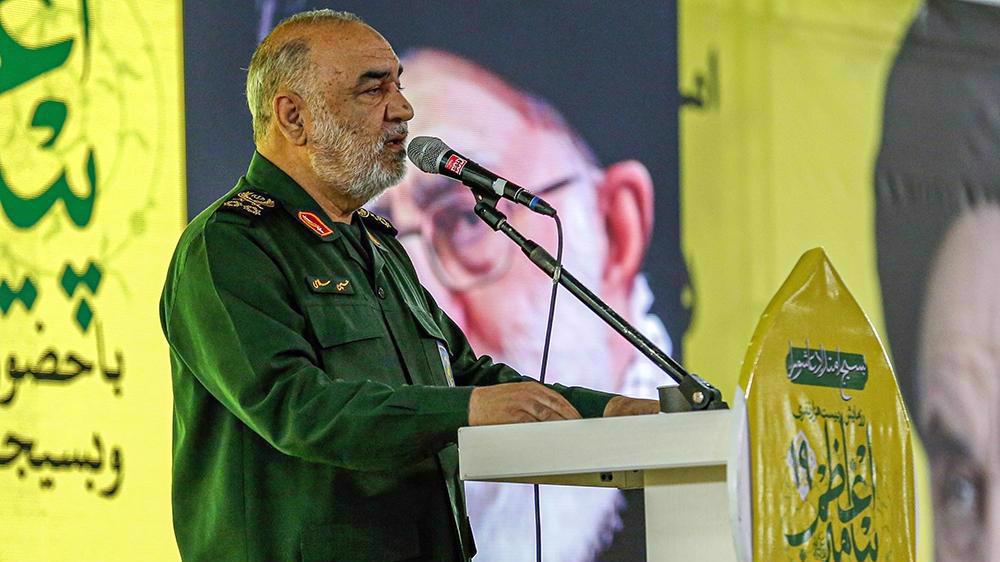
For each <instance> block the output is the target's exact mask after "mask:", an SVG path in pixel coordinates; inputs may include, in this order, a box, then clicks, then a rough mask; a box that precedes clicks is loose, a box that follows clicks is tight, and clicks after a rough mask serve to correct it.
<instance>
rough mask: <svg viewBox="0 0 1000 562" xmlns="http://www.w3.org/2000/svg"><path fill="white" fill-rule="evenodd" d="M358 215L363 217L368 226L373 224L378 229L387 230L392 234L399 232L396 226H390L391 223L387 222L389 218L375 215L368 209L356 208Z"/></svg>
mask: <svg viewBox="0 0 1000 562" xmlns="http://www.w3.org/2000/svg"><path fill="white" fill-rule="evenodd" d="M358 216H359V217H361V218H362V219H364V221H365V223H366V224H368V225H369V226H374V227H375V228H377V229H379V230H383V231H385V232H388V233H389V234H390V235H392V236H395V235H396V234H397V233H399V231H398V230H396V227H395V226H392V223H391V222H389V219H387V218H385V217H381V216H379V215H376V214H375V213H373V212H371V211H369V210H368V209H358Z"/></svg>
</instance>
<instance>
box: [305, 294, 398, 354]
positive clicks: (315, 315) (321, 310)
mask: <svg viewBox="0 0 1000 562" xmlns="http://www.w3.org/2000/svg"><path fill="white" fill-rule="evenodd" d="M307 314H308V315H309V324H310V326H312V329H313V332H315V334H316V339H317V341H319V344H320V345H321V346H322V347H333V346H336V345H341V344H345V343H349V342H353V341H361V340H367V339H371V338H380V337H382V336H384V335H385V327H384V326H383V322H382V317H381V315H380V314H379V312H378V311H377V310H375V309H374V308H372V307H371V305H369V304H367V303H337V304H322V305H310V306H308V307H307Z"/></svg>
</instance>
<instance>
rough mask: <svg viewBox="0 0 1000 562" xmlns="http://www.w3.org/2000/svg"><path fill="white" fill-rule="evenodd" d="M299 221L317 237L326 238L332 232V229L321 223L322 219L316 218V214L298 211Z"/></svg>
mask: <svg viewBox="0 0 1000 562" xmlns="http://www.w3.org/2000/svg"><path fill="white" fill-rule="evenodd" d="M298 217H299V220H300V221H302V224H304V225H306V226H307V227H309V230H311V231H313V232H315V233H316V234H318V235H319V236H326V235H327V234H330V233H332V232H333V229H332V228H330V227H329V226H327V225H326V223H325V222H323V219H321V218H319V217H318V216H316V213H311V212H309V211H299V214H298Z"/></svg>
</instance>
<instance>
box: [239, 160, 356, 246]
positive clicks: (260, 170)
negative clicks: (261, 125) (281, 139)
mask: <svg viewBox="0 0 1000 562" xmlns="http://www.w3.org/2000/svg"><path fill="white" fill-rule="evenodd" d="M246 179H247V182H249V183H250V185H252V186H254V187H255V188H257V189H259V190H261V191H266V192H267V193H268V194H269V195H270V196H271V197H273V198H275V199H277V200H278V201H279V202H280V203H281V206H282V207H283V208H284V209H285V210H286V211H288V213H289V214H290V215H292V218H294V219H295V222H297V223H298V224H299V225H300V226H301V227H302V228H305V229H307V230H309V231H310V232H311V233H312V234H313V235H315V236H316V237H318V238H320V239H321V240H323V241H324V242H331V241H333V240H336V239H337V238H339V237H340V235H341V234H340V231H339V230H338V229H336V228H333V221H331V220H330V218H329V217H328V216H327V215H326V211H324V210H323V208H322V207H320V206H319V203H317V202H316V200H315V199H313V198H312V196H311V195H309V193H308V192H306V190H305V189H302V186H301V185H299V184H298V183H297V182H296V181H295V180H293V179H292V177H291V176H289V175H288V174H286V173H285V171H284V170H282V169H281V168H279V167H278V166H277V165H276V164H274V163H273V162H271V161H270V160H268V159H267V158H265V157H264V155H262V154H261V153H260V152H257V151H256V150H255V151H254V153H253V158H251V159H250V167H249V168H248V169H247V173H246Z"/></svg>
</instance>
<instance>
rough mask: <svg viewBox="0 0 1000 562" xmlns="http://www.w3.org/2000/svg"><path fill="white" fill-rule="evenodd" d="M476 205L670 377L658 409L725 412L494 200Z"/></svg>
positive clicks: (703, 386) (713, 391) (706, 386)
mask: <svg viewBox="0 0 1000 562" xmlns="http://www.w3.org/2000/svg"><path fill="white" fill-rule="evenodd" d="M477 199H479V202H478V203H476V208H475V213H476V215H477V216H478V217H479V218H480V219H482V220H483V222H485V223H486V224H487V225H489V227H490V228H492V229H493V230H495V231H498V232H502V233H503V234H504V235H506V236H507V238H510V239H511V240H512V241H513V242H514V243H515V244H517V245H518V246H519V247H520V248H521V251H522V252H524V255H526V256H528V259H529V260H531V262H532V263H533V264H535V265H536V266H538V268H539V269H541V270H542V271H544V272H545V274H546V275H548V276H549V277H550V278H552V279H553V281H554V282H558V283H559V284H560V285H562V286H563V287H564V288H565V289H566V290H567V291H569V292H570V293H571V294H572V295H573V296H574V297H576V298H577V300H579V301H580V302H582V303H583V304H584V305H585V306H586V307H587V308H589V309H590V310H591V311H593V312H594V314H596V315H597V316H599V317H600V318H601V319H602V320H604V322H605V323H607V324H608V325H609V326H611V328H613V329H614V330H615V331H616V332H618V333H619V334H621V336H622V337H624V338H625V339H626V340H627V341H628V342H629V343H631V344H632V345H633V346H634V347H635V348H636V349H637V350H639V352H640V353H642V354H643V355H645V356H646V357H648V358H649V360H650V361H652V362H653V364H655V365H656V366H657V367H659V368H660V369H661V370H663V372H665V373H667V374H668V375H669V376H670V378H672V379H674V381H676V382H677V387H660V389H659V390H660V409H661V411H664V412H668V411H669V412H676V411H690V410H719V409H728V408H729V406H728V405H727V404H726V403H725V402H724V401H723V400H722V393H721V392H719V389H717V388H715V387H714V386H712V385H711V384H710V383H709V382H708V381H706V380H705V379H703V378H701V377H700V376H698V375H696V374H694V373H689V372H687V371H686V370H685V369H684V367H682V366H681V365H680V363H678V362H677V361H675V360H674V359H673V358H672V357H670V356H669V355H667V354H666V353H664V352H663V350H661V349H660V348H658V347H656V345H655V344H654V343H653V342H651V341H650V340H649V338H647V337H646V336H644V335H642V333H641V332H639V330H637V329H636V328H635V327H634V326H632V325H631V324H629V323H628V321H626V320H625V319H624V318H622V317H621V315H619V314H618V313H617V312H615V311H614V309H612V308H611V307H610V306H608V305H607V303H605V302H604V301H602V300H601V298H600V297H598V296H597V295H595V294H594V293H593V292H592V291H591V290H590V289H588V288H587V287H586V286H585V285H583V284H582V283H580V282H579V281H578V280H577V279H576V278H575V277H573V275H572V274H570V272H568V271H566V270H565V269H564V268H562V267H561V266H560V265H559V264H557V263H556V260H555V258H553V257H552V255H551V254H549V253H548V251H546V250H545V248H543V247H541V246H539V245H538V244H537V243H536V242H534V241H533V240H530V239H528V238H525V237H524V235H522V234H521V233H520V232H518V231H517V229H515V228H514V227H513V226H511V225H510V223H509V222H507V217H506V216H505V215H504V214H503V213H501V212H500V211H498V210H497V208H496V206H495V204H496V200H495V199H493V198H490V197H483V196H480V195H479V194H477Z"/></svg>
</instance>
